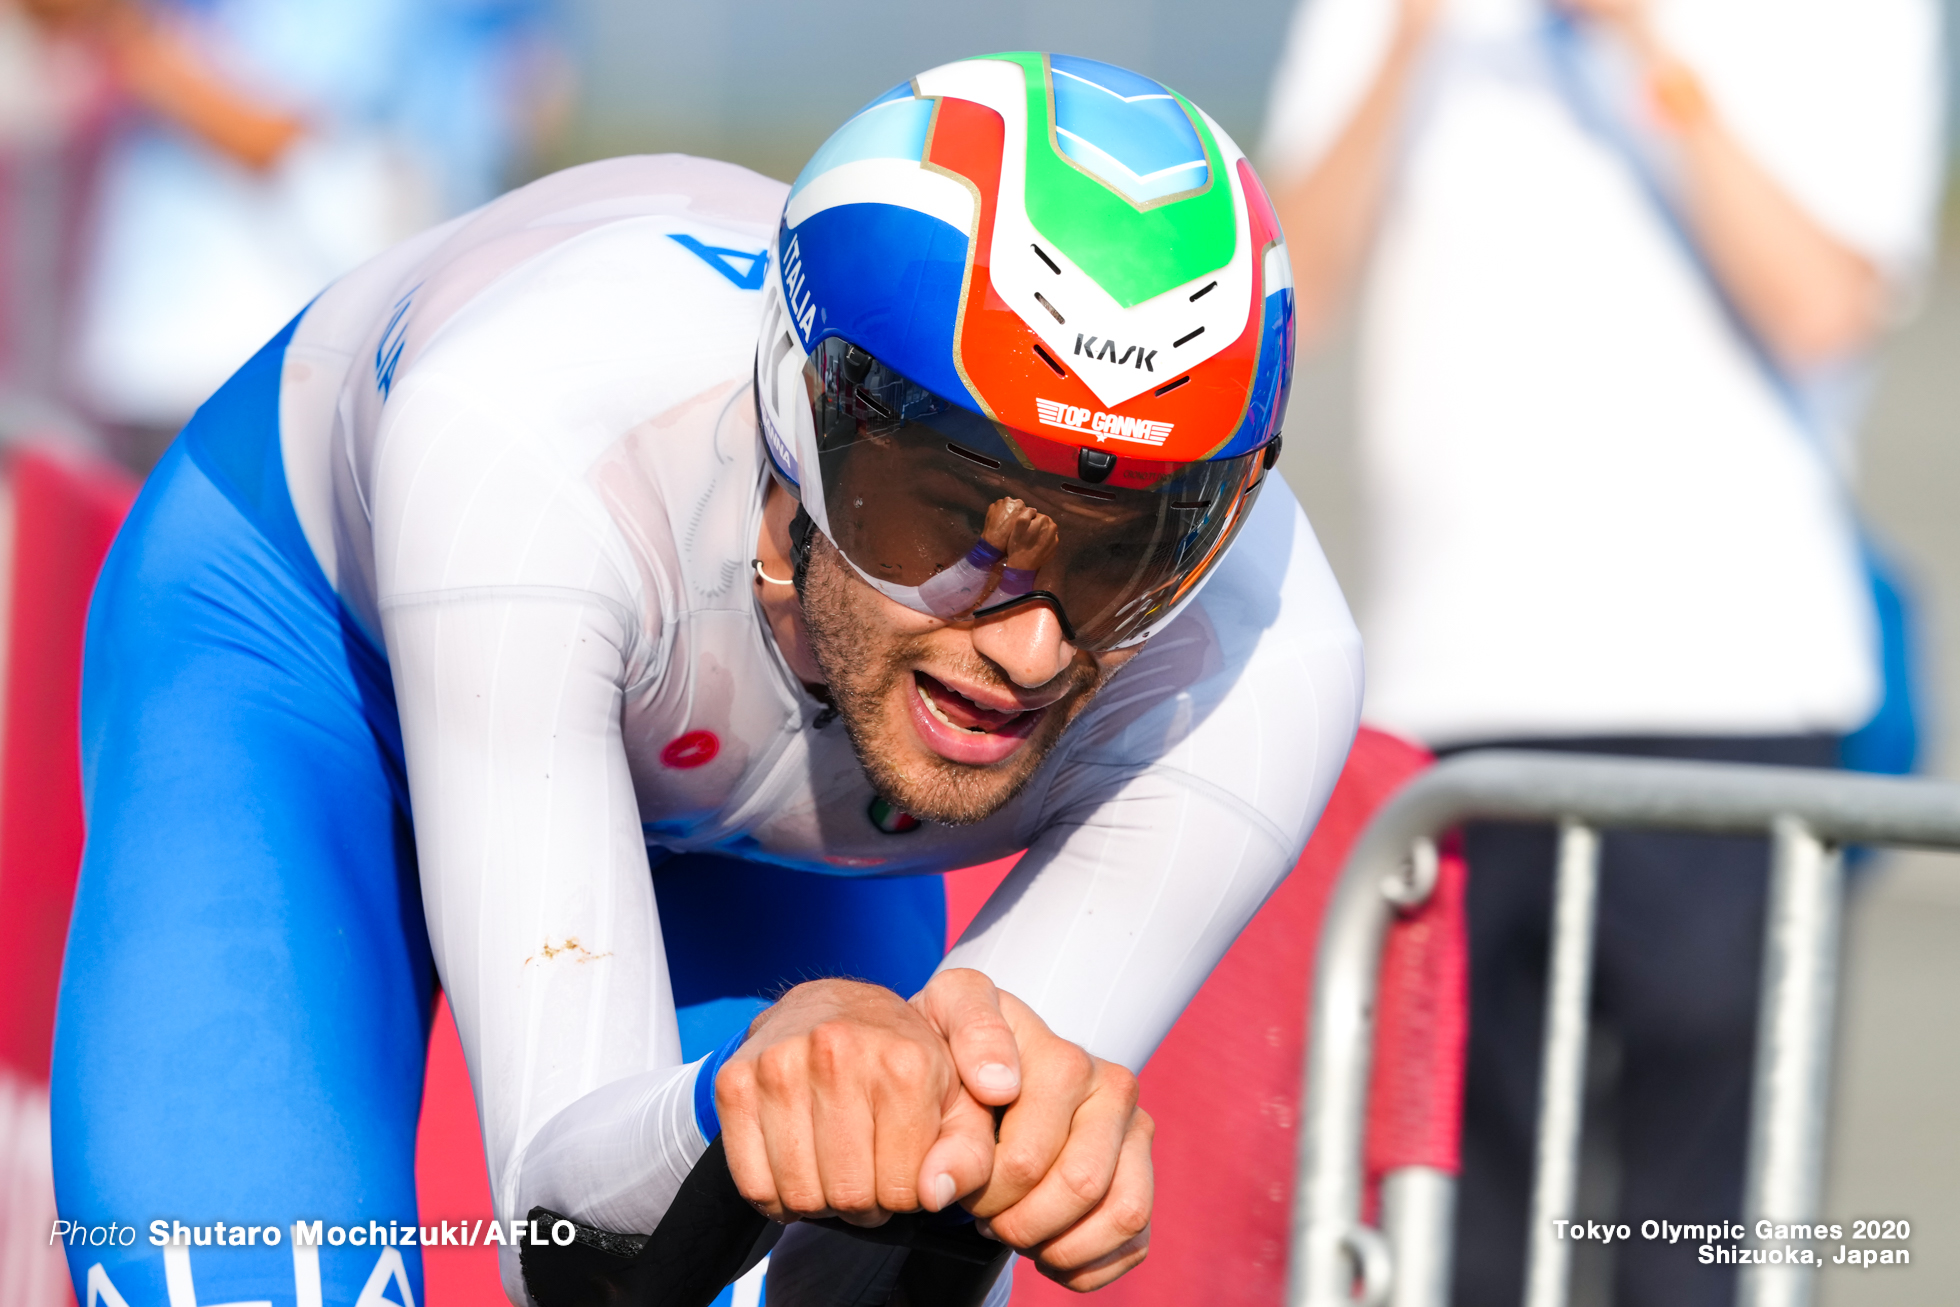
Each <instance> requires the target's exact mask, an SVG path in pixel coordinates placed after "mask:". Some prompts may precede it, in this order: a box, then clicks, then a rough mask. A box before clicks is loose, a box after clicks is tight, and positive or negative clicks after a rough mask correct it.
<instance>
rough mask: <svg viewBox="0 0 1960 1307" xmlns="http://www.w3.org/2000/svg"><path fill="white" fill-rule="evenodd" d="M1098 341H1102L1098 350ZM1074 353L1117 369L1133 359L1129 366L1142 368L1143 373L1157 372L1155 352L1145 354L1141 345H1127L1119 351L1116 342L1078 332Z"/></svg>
mask: <svg viewBox="0 0 1960 1307" xmlns="http://www.w3.org/2000/svg"><path fill="white" fill-rule="evenodd" d="M1098 340H1101V341H1102V345H1101V347H1100V348H1098V347H1097V344H1096V342H1097V341H1098ZM1075 352H1076V353H1077V354H1080V355H1081V356H1082V357H1084V358H1091V359H1095V360H1096V361H1097V362H1099V363H1114V364H1115V365H1116V366H1117V367H1119V368H1120V367H1122V366H1123V365H1124V364H1126V363H1129V362H1130V360H1131V359H1132V358H1135V359H1136V362H1135V363H1132V364H1130V366H1132V367H1138V368H1142V369H1143V370H1144V371H1145V372H1155V371H1156V370H1157V366H1156V362H1157V351H1156V350H1154V349H1153V350H1150V351H1148V352H1146V351H1145V350H1144V348H1143V346H1141V345H1128V346H1124V347H1122V348H1121V349H1120V350H1119V349H1118V347H1117V344H1116V342H1115V341H1114V340H1111V339H1108V338H1107V337H1097V336H1085V335H1083V334H1082V333H1081V332H1079V331H1078V332H1076V333H1075Z"/></svg>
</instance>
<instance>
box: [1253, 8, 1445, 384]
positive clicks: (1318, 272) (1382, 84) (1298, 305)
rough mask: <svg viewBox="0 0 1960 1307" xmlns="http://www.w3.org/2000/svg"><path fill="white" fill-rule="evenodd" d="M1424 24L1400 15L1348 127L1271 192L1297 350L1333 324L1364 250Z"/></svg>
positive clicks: (1385, 180) (1426, 22) (1384, 184)
mask: <svg viewBox="0 0 1960 1307" xmlns="http://www.w3.org/2000/svg"><path fill="white" fill-rule="evenodd" d="M1428 26H1429V20H1428V19H1427V18H1421V17H1412V16H1410V15H1408V14H1406V13H1405V14H1404V16H1403V18H1402V20H1401V22H1400V24H1399V25H1398V27H1397V29H1396V33H1395V35H1394V37H1393V38H1392V40H1391V43H1390V45H1389V49H1388V52H1387V54H1386V55H1385V56H1384V58H1383V60H1382V64H1381V68H1380V70H1379V71H1378V72H1377V73H1376V75H1375V80H1374V82H1373V84H1372V85H1371V86H1370V87H1369V88H1368V91H1367V94H1366V95H1364V96H1363V97H1362V99H1361V102H1360V104H1359V105H1358V106H1357V107H1356V108H1355V111H1354V114H1353V116H1352V117H1351V118H1349V120H1348V123H1347V126H1346V127H1344V128H1343V129H1342V130H1341V133H1340V134H1339V135H1338V136H1336V137H1335V138H1334V143H1333V144H1332V145H1331V146H1330V147H1329V148H1328V150H1327V152H1326V154H1324V155H1323V156H1322V157H1321V159H1320V161H1319V162H1318V163H1317V164H1315V165H1314V168H1313V170H1312V171H1311V172H1309V173H1308V174H1307V175H1306V176H1304V177H1302V178H1300V179H1299V180H1298V181H1296V182H1294V183H1293V184H1291V185H1290V186H1287V187H1285V188H1284V189H1282V190H1281V191H1280V193H1279V195H1278V196H1277V197H1276V204H1275V207H1276V208H1277V209H1278V211H1279V218H1280V225H1281V226H1282V227H1284V228H1285V229H1286V245H1287V250H1288V252H1289V253H1290V254H1291V256H1292V259H1293V314H1294V329H1295V331H1296V332H1297V333H1298V336H1299V340H1300V343H1301V345H1302V347H1303V348H1304V347H1309V346H1311V345H1312V344H1313V342H1314V341H1315V340H1317V339H1318V338H1319V337H1320V336H1321V335H1322V334H1324V333H1325V331H1326V330H1327V328H1328V327H1329V325H1330V324H1331V323H1332V321H1333V319H1334V317H1335V315H1336V314H1337V313H1338V312H1339V311H1340V307H1341V304H1342V302H1343V301H1344V300H1345V299H1346V297H1347V293H1348V288H1349V287H1350V286H1351V285H1352V284H1353V282H1354V279H1355V277H1356V275H1357V274H1358V272H1359V269H1360V265H1361V261H1362V259H1363V258H1364V257H1365V256H1366V254H1367V251H1368V245H1369V242H1370V240H1371V239H1372V237H1373V233H1374V230H1375V226H1376V220H1377V217H1378V215H1379V213H1380V211H1381V204H1382V195H1383V192H1384V191H1385V190H1386V189H1387V186H1388V180H1389V173H1390V171H1391V169H1392V166H1393V155H1394V143H1395V135H1396V130H1397V126H1398V124H1399V122H1400V120H1401V114H1402V105H1403V102H1404V100H1405V99H1406V97H1407V91H1408V86H1409V80H1410V77H1411V75H1412V73H1413V71H1414V68H1415V65H1416V63H1417V60H1418V59H1419V58H1420V56H1421V53H1422V49H1423V45H1424V42H1425V40H1426V36H1427V29H1428Z"/></svg>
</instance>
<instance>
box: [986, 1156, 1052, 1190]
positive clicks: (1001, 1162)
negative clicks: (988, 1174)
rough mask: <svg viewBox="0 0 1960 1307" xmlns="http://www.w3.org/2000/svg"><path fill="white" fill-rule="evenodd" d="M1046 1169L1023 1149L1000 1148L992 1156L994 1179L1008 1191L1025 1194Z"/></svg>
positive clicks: (1039, 1179) (1037, 1181)
mask: <svg viewBox="0 0 1960 1307" xmlns="http://www.w3.org/2000/svg"><path fill="white" fill-rule="evenodd" d="M1047 1169H1048V1168H1047V1167H1046V1166H1045V1165H1043V1164H1042V1161H1041V1159H1040V1158H1038V1157H1036V1156H1035V1155H1034V1154H1033V1153H1031V1152H1029V1151H1028V1150H1027V1149H1025V1148H1001V1149H999V1150H998V1151H996V1152H995V1154H994V1178H995V1179H996V1180H999V1181H1002V1182H1004V1183H1005V1184H1006V1185H1007V1186H1008V1187H1009V1188H1010V1189H1015V1190H1019V1191H1023V1192H1025V1191H1026V1190H1029V1189H1032V1188H1034V1187H1035V1185H1036V1184H1038V1183H1040V1181H1041V1177H1042V1175H1043V1174H1044V1173H1045V1172H1046V1171H1047Z"/></svg>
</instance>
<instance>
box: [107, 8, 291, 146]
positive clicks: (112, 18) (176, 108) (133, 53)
mask: <svg viewBox="0 0 1960 1307" xmlns="http://www.w3.org/2000/svg"><path fill="white" fill-rule="evenodd" d="M105 30H106V33H107V37H108V44H109V48H110V50H111V51H112V52H113V54H114V56H115V59H116V65H117V70H118V72H119V73H120V74H121V77H122V81H123V85H124V86H125V87H126V88H127V89H128V91H129V93H130V94H131V95H132V96H133V97H134V98H135V99H136V100H137V101H139V102H140V103H142V104H143V105H145V106H146V107H147V108H149V109H150V110H152V111H153V112H155V113H157V114H159V115H161V116H162V117H164V118H167V119H169V120H171V121H172V122H175V123H176V124H177V125H178V126H180V127H182V128H183V129H184V130H186V131H188V132H190V133H191V134H192V135H194V136H197V137H199V138H200V139H202V140H203V141H204V142H205V143H206V144H208V145H210V146H212V147H213V148H214V149H217V150H219V151H221V152H223V153H225V154H227V155H230V156H231V157H232V158H234V159H236V160H237V161H238V162H240V163H242V164H244V165H245V166H246V167H248V168H253V169H265V168H270V167H271V166H272V165H273V164H275V163H277V162H278V161H279V158H280V156H281V155H283V154H284V153H285V152H286V150H287V149H288V147H290V146H291V145H292V144H293V142H295V141H297V140H298V139H299V138H300V136H301V135H303V134H304V132H305V124H304V123H302V122H301V121H300V120H299V119H298V118H297V117H295V116H293V115H291V114H288V113H284V112H281V111H280V110H277V109H272V108H268V107H265V106H262V105H259V104H255V103H254V102H253V101H252V100H250V99H249V98H248V97H246V96H245V95H243V94H241V93H239V92H238V91H236V90H234V89H233V88H231V87H230V86H227V85H226V84H225V83H224V82H223V81H222V80H220V79H219V78H218V77H216V76H214V75H213V74H212V73H211V72H210V71H209V70H208V69H206V68H205V67H204V66H203V65H202V63H200V61H199V60H198V58H197V56H196V54H195V53H194V52H193V51H192V50H190V49H189V48H187V47H186V46H185V45H184V44H183V43H182V42H181V41H179V40H177V39H176V38H175V37H174V36H173V35H171V34H170V33H169V32H167V31H165V30H163V29H161V28H159V27H157V26H156V25H155V24H154V23H152V22H150V21H149V19H148V18H147V17H146V16H144V15H143V14H142V13H140V12H139V11H138V10H136V9H134V8H133V7H130V6H126V5H115V6H112V7H110V8H109V9H108V11H107V15H106V20H105Z"/></svg>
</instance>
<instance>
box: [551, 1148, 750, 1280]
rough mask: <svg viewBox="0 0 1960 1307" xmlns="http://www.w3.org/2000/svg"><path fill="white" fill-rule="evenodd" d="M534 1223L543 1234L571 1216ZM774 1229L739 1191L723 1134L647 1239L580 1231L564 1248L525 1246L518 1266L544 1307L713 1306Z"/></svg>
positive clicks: (583, 1229)
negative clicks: (550, 1224) (764, 1235)
mask: <svg viewBox="0 0 1960 1307" xmlns="http://www.w3.org/2000/svg"><path fill="white" fill-rule="evenodd" d="M531 1219H532V1220H534V1221H536V1222H538V1228H539V1229H540V1230H544V1229H546V1228H547V1227H546V1222H547V1221H552V1222H556V1221H562V1220H564V1219H565V1218H564V1217H562V1216H559V1215H558V1214H557V1213H555V1212H548V1211H546V1210H545V1209H544V1208H541V1207H538V1208H533V1209H532V1210H531ZM573 1224H574V1225H576V1224H577V1223H576V1222H574V1223H573ZM768 1225H769V1218H768V1217H766V1216H764V1215H763V1214H762V1213H761V1212H758V1211H757V1210H756V1209H755V1208H753V1207H751V1206H750V1205H749V1201H748V1199H746V1198H744V1197H742V1195H741V1193H740V1192H739V1191H738V1190H737V1189H736V1188H735V1177H734V1176H732V1175H730V1174H729V1172H728V1154H727V1152H726V1151H724V1150H723V1148H722V1145H721V1139H720V1137H719V1136H717V1137H716V1139H715V1141H714V1142H713V1143H712V1144H710V1145H708V1151H707V1152H705V1153H703V1154H702V1155H701V1160H700V1161H698V1162H696V1163H695V1164H694V1169H693V1170H692V1171H689V1172H688V1173H687V1179H686V1180H683V1181H682V1182H681V1189H680V1192H679V1193H678V1194H676V1195H675V1196H674V1201H673V1204H672V1205H671V1206H669V1207H668V1208H667V1214H666V1215H665V1216H664V1217H662V1218H661V1220H660V1226H659V1228H658V1229H656V1230H655V1231H654V1232H653V1233H652V1234H651V1235H648V1236H645V1238H644V1240H641V1239H640V1238H639V1236H630V1235H608V1234H605V1233H604V1232H603V1231H599V1230H591V1229H589V1228H587V1227H583V1226H581V1227H579V1228H578V1233H577V1234H576V1235H575V1236H574V1237H573V1239H572V1242H571V1243H570V1244H567V1245H565V1246H563V1247H560V1246H559V1245H557V1244H555V1243H549V1242H546V1243H536V1244H526V1245H525V1246H524V1249H523V1251H522V1253H521V1254H520V1264H521V1265H522V1266H523V1268H524V1284H525V1287H527V1288H528V1289H529V1290H530V1291H531V1297H533V1298H534V1299H536V1300H537V1303H538V1307H709V1304H710V1303H712V1302H714V1300H715V1296H716V1295H717V1294H719V1293H720V1292H721V1291H722V1290H723V1289H724V1288H726V1287H727V1286H728V1283H729V1281H731V1280H733V1279H734V1278H735V1277H736V1275H737V1274H738V1273H739V1272H740V1271H741V1270H742V1267H743V1265H744V1264H745V1263H746V1262H747V1261H748V1257H749V1253H750V1251H751V1250H753V1249H754V1247H755V1245H756V1241H757V1240H758V1239H760V1238H761V1237H762V1233H763V1231H764V1230H765V1229H766V1228H767V1227H768ZM635 1242H638V1243H639V1244H640V1246H639V1248H638V1250H637V1251H632V1252H629V1251H628V1250H629V1249H630V1248H631V1245H632V1244H633V1243H635Z"/></svg>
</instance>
